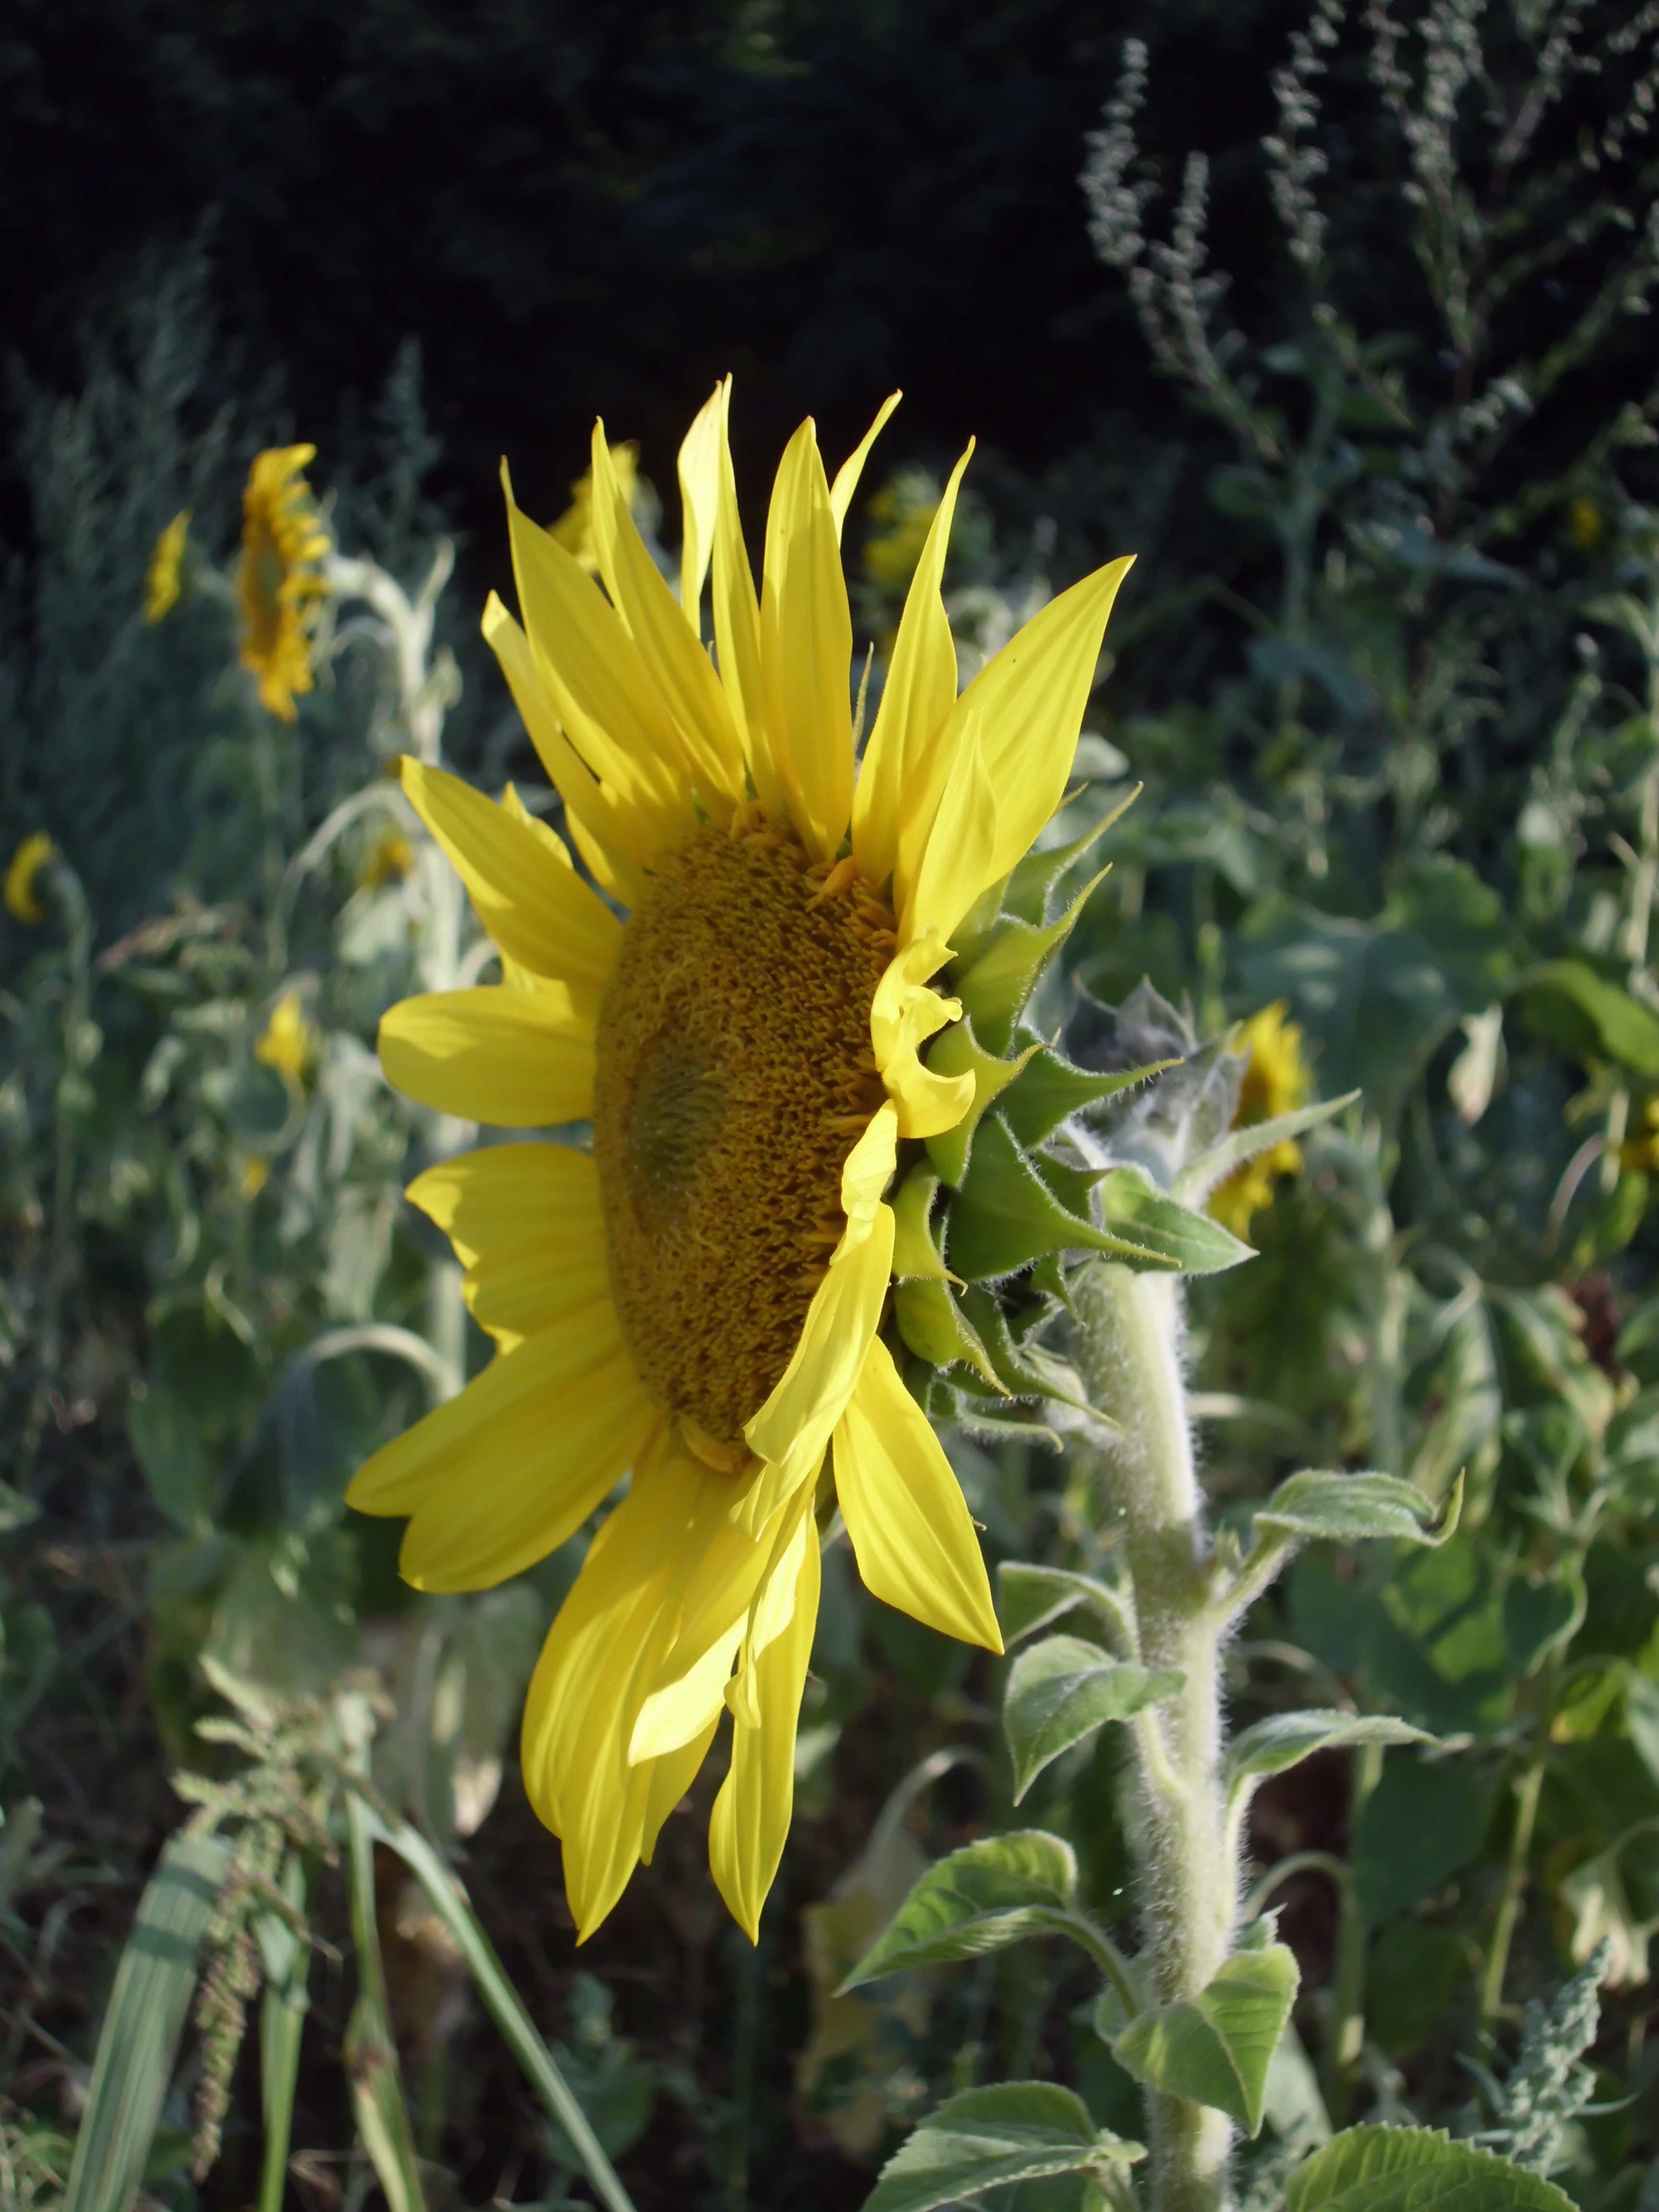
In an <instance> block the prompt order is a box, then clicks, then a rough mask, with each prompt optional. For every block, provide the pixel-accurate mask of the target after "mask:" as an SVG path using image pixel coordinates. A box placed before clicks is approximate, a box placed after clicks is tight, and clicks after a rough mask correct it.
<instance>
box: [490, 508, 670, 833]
mask: <svg viewBox="0 0 1659 2212" xmlns="http://www.w3.org/2000/svg"><path fill="white" fill-rule="evenodd" d="M503 483H504V484H505V483H506V477H505V471H503ZM506 488H507V533H508V536H509V538H510V539H511V541H512V547H513V574H514V576H515V577H516V579H517V580H518V586H519V604H520V607H521V608H522V609H523V611H524V626H525V635H526V637H527V638H528V639H529V641H530V651H531V656H532V659H533V660H534V662H535V665H536V671H537V673H538V676H539V677H540V678H541V680H542V684H543V687H544V690H546V692H547V695H548V696H549V698H550V700H551V701H552V702H553V708H554V711H555V712H556V714H557V715H558V718H559V720H560V721H561V722H562V724H563V726H564V729H565V732H566V734H567V735H568V738H570V741H571V743H572V744H574V746H575V749H576V750H577V752H578V753H580V756H581V757H582V758H583V759H584V760H585V761H586V763H587V765H588V766H589V767H590V768H591V769H592V770H593V772H594V774H595V775H597V776H598V777H599V780H600V781H601V782H602V783H604V784H605V785H607V786H608V787H611V788H612V789H613V790H614V791H615V793H616V794H617V799H618V800H619V801H621V802H622V803H623V804H624V805H626V806H627V808H628V810H629V811H630V812H631V813H632V814H633V815H634V816H635V818H636V821H637V823H638V825H639V832H638V834H639V836H640V838H641V840H642V845H641V849H644V850H646V851H647V856H648V854H649V852H651V851H659V850H661V849H662V848H664V847H665V846H667V845H671V844H673V843H676V842H678V841H679V840H680V839H681V838H683V837H686V836H690V834H691V832H692V831H693V830H694V829H696V810H695V809H694V807H693V805H692V804H691V793H690V783H691V775H690V763H689V762H688V760H687V758H686V756H685V752H684V748H683V747H682V745H681V744H680V739H679V733H678V731H677V730H676V729H675V727H674V721H673V717H672V715H671V714H670V713H669V711H668V709H667V708H666V707H665V705H664V703H663V702H662V700H661V699H660V698H659V696H657V692H656V690H655V687H654V686H653V684H652V682H651V679H650V678H649V677H648V676H647V673H646V671H645V666H644V664H643V662H642V661H641V659H640V655H639V650H638V648H637V647H636V646H635V643H634V641H633V639H632V638H631V637H630V636H629V634H628V630H627V628H626V626H625V624H624V623H623V619H622V617H621V616H620V615H619V614H618V613H617V611H616V609H615V608H614V607H613V606H612V605H611V603H610V601H609V600H608V599H606V598H605V594H604V592H601V591H600V589H599V586H598V585H597V584H596V583H595V582H594V580H593V579H592V577H591V576H590V575H589V574H588V573H587V571H586V568H583V567H582V565H581V563H580V561H578V560H576V559H575V558H574V556H572V555H570V554H568V553H567V552H566V551H565V550H564V548H563V546H562V545H561V544H558V543H557V542H556V540H555V539H554V538H551V537H550V535H549V533H548V532H546V531H545V530H541V529H538V527H537V526H536V525H535V524H534V523H533V522H532V521H531V520H530V518H529V517H528V516H527V515H526V514H525V513H522V512H521V511H520V508H519V507H518V505H517V504H516V502H515V501H514V500H513V493H512V488H511V486H510V485H507V487H506Z"/></svg>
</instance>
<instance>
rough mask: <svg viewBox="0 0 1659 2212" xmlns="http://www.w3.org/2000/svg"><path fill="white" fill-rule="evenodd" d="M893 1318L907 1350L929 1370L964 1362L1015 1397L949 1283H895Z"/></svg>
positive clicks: (996, 1386) (912, 1281)
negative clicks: (996, 1368) (995, 1366)
mask: <svg viewBox="0 0 1659 2212" xmlns="http://www.w3.org/2000/svg"><path fill="white" fill-rule="evenodd" d="M893 1319H894V1320H895V1322H896V1323H897V1324H898V1333H899V1334H900V1335H901V1336H902V1338H903V1340H904V1342H905V1345H906V1346H907V1347H908V1350H910V1351H911V1352H915V1355H916V1357H917V1358H918V1359H925V1360H926V1361H927V1364H928V1365H929V1366H930V1367H941V1368H942V1367H953V1366H955V1365H956V1364H957V1362H958V1361H962V1362H963V1363H965V1364H967V1365H968V1366H969V1367H971V1368H972V1369H973V1370H974V1371H975V1374H976V1375H980V1376H983V1378H984V1380H985V1381H986V1382H987V1383H989V1384H990V1386H991V1388H992V1389H994V1390H996V1391H998V1392H1000V1394H1001V1395H1003V1396H1004V1397H1008V1396H1011V1395H1012V1393H1011V1392H1010V1391H1009V1390H1008V1389H1007V1388H1006V1385H1005V1384H1004V1383H1003V1381H1002V1379H1001V1377H1000V1376H999V1375H998V1373H997V1371H996V1370H995V1368H994V1366H993V1365H992V1364H991V1361H990V1358H989V1355H988V1354H987V1352H986V1349H985V1346H983V1345H982V1344H981V1342H980V1340H979V1337H978V1335H977V1334H976V1333H975V1328H974V1326H973V1323H972V1322H970V1321H969V1319H968V1317H967V1316H966V1315H965V1314H964V1313H963V1310H962V1308H961V1307H960V1306H959V1305H958V1304H957V1301H956V1297H955V1296H954V1294H953V1293H952V1291H951V1285H949V1284H948V1283H930V1282H927V1281H925V1280H915V1279H913V1280H911V1281H909V1282H904V1283H895V1284H894V1285H893Z"/></svg>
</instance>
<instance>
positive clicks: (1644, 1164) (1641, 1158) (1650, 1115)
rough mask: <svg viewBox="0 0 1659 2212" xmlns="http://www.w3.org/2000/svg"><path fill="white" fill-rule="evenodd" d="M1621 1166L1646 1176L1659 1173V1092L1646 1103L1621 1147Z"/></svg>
mask: <svg viewBox="0 0 1659 2212" xmlns="http://www.w3.org/2000/svg"><path fill="white" fill-rule="evenodd" d="M1619 1164H1620V1167H1625V1168H1635V1169H1637V1170H1639V1171H1640V1172H1641V1173H1642V1174H1644V1175H1653V1174H1656V1173H1659V1091H1655V1092H1654V1094H1653V1095H1652V1097H1650V1098H1649V1099H1648V1100H1647V1101H1646V1103H1644V1106H1643V1108H1642V1110H1641V1112H1640V1113H1639V1114H1638V1115H1637V1117H1636V1124H1635V1127H1633V1128H1632V1129H1631V1130H1630V1131H1629V1133H1627V1134H1626V1138H1625V1141H1624V1143H1623V1144H1622V1145H1620V1147H1619Z"/></svg>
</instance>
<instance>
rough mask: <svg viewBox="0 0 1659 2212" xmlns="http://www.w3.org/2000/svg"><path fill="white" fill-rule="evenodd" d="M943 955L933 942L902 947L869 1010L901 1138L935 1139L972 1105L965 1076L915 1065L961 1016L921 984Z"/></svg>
mask: <svg viewBox="0 0 1659 2212" xmlns="http://www.w3.org/2000/svg"><path fill="white" fill-rule="evenodd" d="M948 954H949V947H948V946H947V945H945V944H944V943H942V942H941V940H940V939H938V938H936V937H921V938H917V939H915V940H914V941H913V942H911V943H910V944H908V945H904V946H903V947H902V950H901V951H898V952H896V954H895V955H894V956H893V958H892V959H891V960H890V962H889V963H888V964H887V969H886V972H885V974H884V975H883V976H882V979H881V981H880V982H879V983H878V984H877V986H876V995H875V998H874V1000H873V1001H872V1005H871V1008H870V1037H871V1042H872V1044H873V1046H874V1048H875V1054H876V1066H878V1068H879V1069H880V1071H881V1079H882V1081H883V1082H884V1084H885V1085H887V1092H888V1096H889V1097H890V1099H891V1100H892V1102H893V1105H894V1109H895V1111H896V1114H897V1115H898V1133H899V1134H900V1136H902V1137H936V1136H938V1135H939V1134H940V1133H941V1132H942V1131H944V1130H945V1129H954V1128H955V1127H956V1126H957V1122H958V1121H961V1119H962V1117H963V1115H964V1114H965V1113H966V1112H967V1111H968V1109H969V1107H970V1106H971V1105H972V1104H973V1103H974V1079H973V1077H972V1075H971V1074H962V1075H943V1074H940V1073H939V1072H938V1071H937V1070H936V1069H933V1068H931V1067H926V1066H923V1065H922V1061H921V1047H922V1046H923V1045H924V1044H925V1043H926V1042H927V1039H928V1038H929V1037H930V1036H934V1035H936V1034H937V1032H938V1031H939V1030H942V1029H943V1028H944V1027H945V1024H946V1023H947V1022H954V1021H956V1020H957V1019H959V1018H960V1017H961V1013H962V1006H961V1002H960V1001H959V1000H956V999H946V998H943V997H941V996H940V994H939V992H937V991H930V990H929V989H928V987H927V981H926V978H927V976H929V975H933V973H934V971H935V970H936V969H939V968H940V967H942V966H943V965H944V963H945V959H946V957H948Z"/></svg>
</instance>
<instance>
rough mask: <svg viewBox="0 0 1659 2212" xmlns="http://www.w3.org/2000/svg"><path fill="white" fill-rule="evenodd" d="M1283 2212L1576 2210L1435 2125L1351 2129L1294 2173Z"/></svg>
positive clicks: (1534, 2179) (1548, 2188)
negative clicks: (1445, 2134) (1433, 2127)
mask: <svg viewBox="0 0 1659 2212" xmlns="http://www.w3.org/2000/svg"><path fill="white" fill-rule="evenodd" d="M1571 2208H1572V2200H1571V2197H1565V2196H1564V2195H1563V2194H1562V2192H1561V2191H1559V2189H1557V2188H1556V2187H1555V2186H1554V2185H1553V2183H1551V2182H1547V2181H1543V2180H1541V2179H1540V2178H1539V2177H1538V2175H1536V2174H1535V2173H1524V2172H1522V2169H1521V2168H1520V2167H1519V2166H1511V2165H1510V2163H1509V2161H1508V2160H1507V2159H1502V2158H1494V2157H1493V2156H1492V2153H1491V2152H1490V2151H1488V2150H1480V2149H1478V2148H1476V2146H1475V2145H1474V2143H1467V2142H1452V2141H1451V2140H1450V2138H1449V2136H1443V2135H1442V2134H1441V2133H1440V2132H1439V2131H1438V2130H1437V2129H1432V2128H1378V2127H1364V2128H1348V2129H1346V2130H1344V2131H1343V2133H1342V2134H1341V2135H1340V2136H1337V2137H1336V2138H1335V2140H1334V2142H1328V2143H1327V2144H1326V2145H1325V2147H1324V2148H1323V2149H1322V2150H1316V2152H1315V2153H1314V2154H1313V2156H1312V2157H1311V2158H1310V2159H1309V2160H1307V2162H1306V2164H1305V2165H1303V2166H1297V2170H1296V2172H1294V2173H1293V2174H1292V2175H1291V2179H1290V2182H1289V2185H1288V2187H1287V2190H1286V2192H1285V2212H1571Z"/></svg>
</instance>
